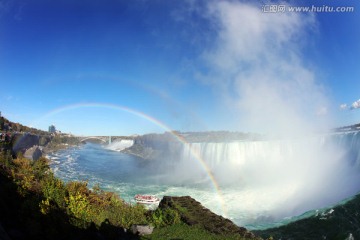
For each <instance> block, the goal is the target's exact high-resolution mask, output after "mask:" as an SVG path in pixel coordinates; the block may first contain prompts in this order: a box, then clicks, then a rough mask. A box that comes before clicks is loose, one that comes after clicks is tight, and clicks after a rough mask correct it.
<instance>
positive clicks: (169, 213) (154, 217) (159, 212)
mask: <svg viewBox="0 0 360 240" xmlns="http://www.w3.org/2000/svg"><path fill="white" fill-rule="evenodd" d="M150 222H151V223H152V224H153V225H154V226H155V227H165V226H170V225H173V224H178V223H180V222H181V219H180V214H179V213H178V212H177V211H176V210H174V209H171V208H165V209H161V208H158V209H156V210H155V211H154V212H153V213H152V214H151V219H150Z"/></svg>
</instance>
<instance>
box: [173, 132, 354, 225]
mask: <svg viewBox="0 0 360 240" xmlns="http://www.w3.org/2000/svg"><path fill="white" fill-rule="evenodd" d="M190 149H191V150H190ZM190 151H195V152H196V153H197V154H198V155H199V156H200V158H201V159H202V160H203V161H204V162H206V163H207V165H208V166H209V168H210V169H211V174H213V175H214V177H215V179H216V181H217V183H218V184H219V186H220V188H221V189H222V192H223V196H222V197H223V199H224V202H225V204H226V205H227V207H228V209H229V211H230V212H232V214H230V215H232V217H233V218H236V214H235V216H234V214H233V213H234V212H239V215H240V214H241V215H244V213H245V214H253V215H254V216H253V217H252V218H253V220H254V222H258V220H259V219H261V218H267V219H268V218H270V219H272V220H275V221H276V220H281V219H282V218H284V217H288V216H294V215H298V214H302V213H304V212H306V211H309V210H312V209H316V208H321V207H326V206H329V205H331V204H336V203H337V202H339V201H341V200H343V199H344V198H347V197H350V196H353V195H355V194H356V193H358V192H359V191H360V185H359V184H358V183H359V180H360V171H359V170H360V169H359V168H360V133H359V132H351V133H341V134H329V135H324V136H313V137H306V138H298V139H293V140H273V141H252V142H251V141H236V142H227V143H225V142H224V143H211V142H207V143H191V144H190V148H187V147H184V148H183V151H182V156H181V160H182V161H181V162H183V164H182V166H186V165H187V166H189V164H191V162H190V161H195V159H193V158H192V157H191V153H190ZM189 159H190V160H189ZM194 169H196V168H194V167H192V168H191V169H188V170H187V171H186V172H187V174H190V173H191V172H192V174H195V173H196V171H198V170H199V169H197V170H194ZM180 171H181V170H180ZM189 172H190V173H189ZM234 189H236V190H235V191H234ZM248 220H249V219H248ZM248 220H246V221H247V222H244V223H245V224H249V223H251V221H250V222H249V221H248Z"/></svg>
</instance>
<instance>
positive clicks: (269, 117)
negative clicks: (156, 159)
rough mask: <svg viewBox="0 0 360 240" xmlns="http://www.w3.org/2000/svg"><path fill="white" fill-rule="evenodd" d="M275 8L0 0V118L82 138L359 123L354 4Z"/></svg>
mask: <svg viewBox="0 0 360 240" xmlns="http://www.w3.org/2000/svg"><path fill="white" fill-rule="evenodd" d="M275 4H277V5H278V4H283V3H276V2H274V1H272V3H266V1H265V2H263V3H261V2H257V1H256V2H254V1H196V0H187V1H185V0H184V1H179V0H172V1H165V0H163V1H160V0H159V1H156V0H154V1H146V0H134V1H125V0H118V1H115V0H111V1H93V0H90V1H76V2H75V3H74V1H67V0H64V1H45V0H44V1H40V0H34V1H20V0H19V1H18V0H0V83H1V87H0V89H1V91H0V111H1V112H2V115H4V116H5V117H7V118H9V119H10V120H12V121H15V122H20V123H22V124H25V125H29V126H33V127H36V128H40V129H43V130H47V128H48V126H49V125H50V124H54V125H55V126H56V127H57V128H58V129H59V130H61V131H63V132H71V133H74V134H79V135H111V134H113V135H130V134H143V133H150V132H164V131H166V130H167V129H175V130H180V131H206V130H229V131H244V132H249V131H251V132H268V131H270V132H271V131H272V130H274V129H276V130H279V131H293V129H294V128H298V129H301V130H303V129H306V130H308V129H312V128H318V127H319V126H326V127H332V126H343V125H348V124H354V123H358V122H360V109H358V107H360V101H359V102H358V103H357V102H356V101H357V100H358V99H359V98H360V67H359V56H360V44H359V43H360V28H359V27H358V22H359V20H360V19H359V17H360V15H359V11H360V6H359V5H360V2H359V1H358V0H347V1H344V0H326V1H325V0H323V1H322V0H318V1H308V2H304V1H288V3H287V4H288V5H287V7H289V6H312V5H314V6H320V7H321V6H325V5H326V6H335V7H338V6H340V7H343V6H350V7H354V11H353V12H346V13H345V12H341V13H340V12H336V13H335V12H332V13H329V12H317V13H314V12H312V13H304V12H302V13H290V12H289V11H285V12H281V13H280V12H277V13H266V12H263V11H262V8H263V7H264V6H267V7H268V6H269V5H275ZM345 104H346V105H345ZM341 105H342V108H341V107H340V106H341Z"/></svg>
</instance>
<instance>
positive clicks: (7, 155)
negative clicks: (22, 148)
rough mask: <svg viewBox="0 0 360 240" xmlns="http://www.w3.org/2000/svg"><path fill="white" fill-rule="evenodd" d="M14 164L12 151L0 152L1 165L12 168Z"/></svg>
mask: <svg viewBox="0 0 360 240" xmlns="http://www.w3.org/2000/svg"><path fill="white" fill-rule="evenodd" d="M11 163H12V156H11V152H10V151H3V152H0V165H3V166H4V167H5V168H10V166H11Z"/></svg>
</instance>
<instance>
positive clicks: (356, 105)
mask: <svg viewBox="0 0 360 240" xmlns="http://www.w3.org/2000/svg"><path fill="white" fill-rule="evenodd" d="M356 108H360V99H359V100H357V101H355V102H353V103H352V104H351V109H356Z"/></svg>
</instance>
